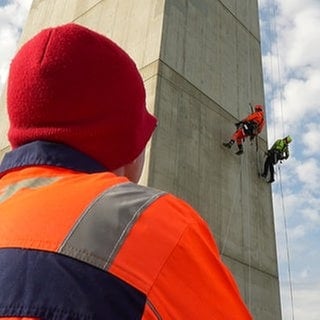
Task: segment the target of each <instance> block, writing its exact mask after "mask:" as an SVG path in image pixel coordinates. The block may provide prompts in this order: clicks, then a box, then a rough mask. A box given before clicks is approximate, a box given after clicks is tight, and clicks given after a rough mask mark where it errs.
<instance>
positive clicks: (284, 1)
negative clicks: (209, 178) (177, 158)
mask: <svg viewBox="0 0 320 320" xmlns="http://www.w3.org/2000/svg"><path fill="white" fill-rule="evenodd" d="M31 2H32V0H0V91H1V90H2V87H3V84H4V83H5V81H6V78H7V74H8V67H9V63H10V60H11V59H12V56H13V55H14V53H15V51H16V47H17V42H18V40H19V36H20V33H21V30H22V28H23V24H24V22H25V20H26V17H27V14H28V11H29V9H30V6H31ZM258 2H259V13H260V29H261V43H262V45H261V46H262V62H263V73H264V83H265V98H266V110H267V125H268V140H269V145H270V146H271V144H272V143H273V142H274V140H275V139H278V138H281V137H284V136H285V135H288V134H290V135H291V136H292V138H293V142H292V143H291V145H290V158H289V159H288V160H287V161H284V162H283V163H282V164H279V165H278V166H277V167H276V173H277V174H276V182H275V183H274V184H273V185H272V190H273V205H274V215H275V226H276V240H277V251H278V264H279V277H280V293H281V304H282V316H283V319H284V320H287V319H289V320H290V319H295V320H305V319H307V320H319V319H320V267H319V266H320V254H319V242H320V143H319V140H320V138H319V132H320V98H319V93H320V32H319V30H320V0H303V1H301V0H258Z"/></svg>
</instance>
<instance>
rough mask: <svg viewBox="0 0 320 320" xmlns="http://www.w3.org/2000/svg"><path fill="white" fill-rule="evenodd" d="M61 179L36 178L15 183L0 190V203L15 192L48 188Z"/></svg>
mask: <svg viewBox="0 0 320 320" xmlns="http://www.w3.org/2000/svg"><path fill="white" fill-rule="evenodd" d="M59 179H61V177H37V178H29V179H24V180H20V181H17V182H15V183H13V184H10V185H8V186H6V187H5V188H4V189H3V190H0V203H1V202H3V201H5V200H7V199H9V198H10V197H12V196H13V195H14V194H15V193H16V192H18V191H19V190H21V189H23V188H29V189H36V188H40V187H43V186H48V185H50V184H52V183H54V182H56V181H58V180H59Z"/></svg>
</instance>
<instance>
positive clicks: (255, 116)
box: [242, 111, 265, 134]
mask: <svg viewBox="0 0 320 320" xmlns="http://www.w3.org/2000/svg"><path fill="white" fill-rule="evenodd" d="M242 122H254V123H255V124H256V126H257V129H256V130H257V134H259V133H260V132H261V131H262V129H263V127H264V124H265V121H264V113H263V111H256V112H253V113H251V114H249V115H248V116H247V117H246V118H244V119H243V120H242Z"/></svg>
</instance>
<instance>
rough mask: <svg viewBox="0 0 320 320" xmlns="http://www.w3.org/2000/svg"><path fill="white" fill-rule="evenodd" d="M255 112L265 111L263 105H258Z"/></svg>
mask: <svg viewBox="0 0 320 320" xmlns="http://www.w3.org/2000/svg"><path fill="white" fill-rule="evenodd" d="M254 110H255V111H263V106H262V105H261V104H256V105H255V106H254Z"/></svg>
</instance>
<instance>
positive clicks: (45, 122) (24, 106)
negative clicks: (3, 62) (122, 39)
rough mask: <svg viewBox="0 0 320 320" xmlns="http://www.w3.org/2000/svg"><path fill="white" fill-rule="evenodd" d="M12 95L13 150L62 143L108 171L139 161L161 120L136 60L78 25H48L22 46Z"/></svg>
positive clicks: (13, 67) (13, 71)
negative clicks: (153, 111)
mask: <svg viewBox="0 0 320 320" xmlns="http://www.w3.org/2000/svg"><path fill="white" fill-rule="evenodd" d="M7 99H8V103H7V104H8V113H9V119H10V129H9V133H8V137H9V141H10V143H11V146H12V148H17V147H19V146H21V145H23V144H26V143H29V142H31V141H34V140H45V141H53V142H61V143H64V144H66V145H69V146H71V147H73V148H75V149H77V150H80V151H82V152H83V153H85V154H87V155H89V156H91V157H92V158H94V159H96V160H97V161H98V162H100V163H101V164H103V165H104V166H106V168H108V169H109V170H113V169H116V168H118V167H121V166H123V165H125V164H127V163H130V162H131V161H132V160H134V159H135V158H136V157H137V156H138V155H139V154H140V153H141V152H142V150H143V149H144V147H145V145H146V144H147V142H148V140H149V139H150V137H151V135H152V133H153V131H154V129H155V127H156V122H157V121H156V118H155V117H154V116H152V115H151V114H149V113H148V111H147V109H146V104H145V89H144V85H143V81H142V78H141V76H140V74H139V72H138V70H137V68H136V65H135V63H134V62H133V60H132V59H131V58H130V57H129V56H128V55H127V54H126V53H125V52H124V51H123V50H122V49H121V48H119V47H118V46H117V45H116V44H115V43H114V42H112V41H111V40H109V39H108V38H106V37H105V36H103V35H100V34H98V33H96V32H93V31H91V30H89V29H87V28H85V27H82V26H80V25H77V24H73V23H72V24H67V25H64V26H60V27H55V28H49V29H45V30H43V31H41V32H40V33H39V34H38V35H36V36H35V37H34V38H32V39H31V40H30V41H28V42H27V43H26V44H25V45H24V46H23V47H22V48H21V49H20V51H19V52H18V53H17V55H16V56H15V58H14V60H13V61H12V64H11V67H10V73H9V80H8V93H7Z"/></svg>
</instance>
